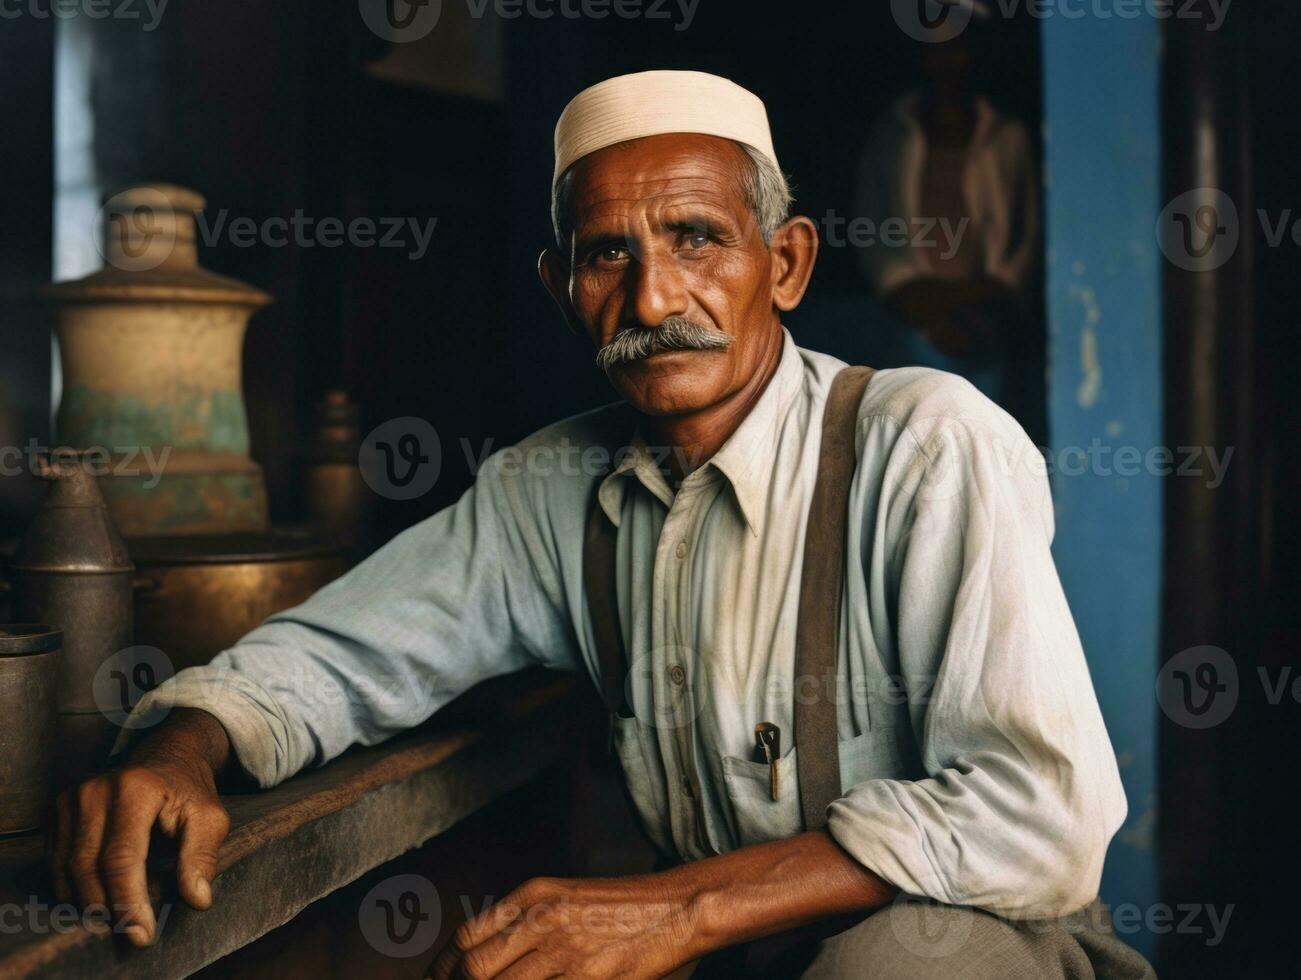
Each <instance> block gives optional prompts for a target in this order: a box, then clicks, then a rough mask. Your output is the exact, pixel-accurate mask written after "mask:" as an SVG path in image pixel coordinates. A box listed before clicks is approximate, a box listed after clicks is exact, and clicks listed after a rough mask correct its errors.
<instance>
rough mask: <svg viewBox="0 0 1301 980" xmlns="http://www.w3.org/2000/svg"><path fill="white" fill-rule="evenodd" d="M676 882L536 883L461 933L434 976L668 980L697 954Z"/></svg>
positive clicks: (451, 979) (439, 979)
mask: <svg viewBox="0 0 1301 980" xmlns="http://www.w3.org/2000/svg"><path fill="white" fill-rule="evenodd" d="M670 880H671V879H670V878H669V876H665V875H650V876H639V877H631V878H604V879H602V878H596V879H584V880H571V879H562V878H535V879H533V880H532V881H528V882H526V883H525V884H523V885H522V886H520V887H519V888H517V889H516V890H515V891H513V892H512V893H511V894H509V895H507V896H506V897H505V898H504V899H502V900H501V901H500V902H498V903H497V904H496V905H494V906H493V907H492V908H490V909H488V910H487V911H486V912H483V913H482V914H481V915H477V916H475V917H474V918H473V919H471V920H470V921H469V922H467V923H465V925H463V926H461V928H460V929H459V930H457V932H456V935H455V936H454V937H453V938H452V941H451V942H450V943H449V944H448V946H447V948H446V949H444V950H443V952H442V954H441V955H440V956H439V957H438V959H437V960H436V961H435V962H434V967H433V976H434V978H435V980H460V978H470V980H488V978H490V977H509V978H511V980H532V978H534V977H537V978H542V977H555V976H565V977H599V978H602V980H604V978H607V977H633V978H635V977H646V978H652V977H663V976H665V975H666V974H669V973H671V972H673V970H675V969H676V968H677V967H679V966H681V965H683V964H684V963H687V962H690V961H691V960H692V959H695V958H696V956H697V955H698V954H697V953H696V952H694V950H695V949H696V947H697V943H696V942H694V941H693V938H695V937H694V936H693V933H694V929H693V921H692V920H693V915H692V913H691V909H690V908H689V907H688V905H689V903H688V901H687V898H686V896H685V894H684V895H679V894H677V893H676V889H674V888H673V886H672V885H671V884H670V883H669V882H670Z"/></svg>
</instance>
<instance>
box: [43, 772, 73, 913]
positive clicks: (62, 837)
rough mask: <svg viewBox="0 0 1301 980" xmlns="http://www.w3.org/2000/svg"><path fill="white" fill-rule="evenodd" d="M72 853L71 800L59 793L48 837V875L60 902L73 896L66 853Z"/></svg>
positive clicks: (66, 795) (64, 794)
mask: <svg viewBox="0 0 1301 980" xmlns="http://www.w3.org/2000/svg"><path fill="white" fill-rule="evenodd" d="M71 853H72V800H71V799H70V798H69V797H68V794H67V793H60V794H59V798H58V800H57V801H56V802H55V820H54V835H53V836H52V837H51V839H50V857H49V860H50V877H51V878H52V879H53V883H54V894H55V896H56V897H57V898H58V900H59V901H60V902H71V901H72V900H73V898H74V897H75V895H74V893H73V891H72V880H71V879H70V878H69V877H68V855H69V854H71Z"/></svg>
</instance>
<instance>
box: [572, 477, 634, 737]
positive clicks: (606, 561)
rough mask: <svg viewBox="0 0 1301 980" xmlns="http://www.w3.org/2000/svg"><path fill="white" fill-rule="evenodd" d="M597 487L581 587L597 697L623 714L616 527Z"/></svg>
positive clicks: (623, 665)
mask: <svg viewBox="0 0 1301 980" xmlns="http://www.w3.org/2000/svg"><path fill="white" fill-rule="evenodd" d="M600 487H601V484H600V483H599V482H598V483H597V485H596V487H595V488H593V490H592V500H591V502H590V503H589V504H588V507H587V527H586V529H585V530H584V532H583V591H584V592H585V593H586V594H587V608H588V609H589V610H590V611H591V614H592V633H593V634H594V635H595V638H596V656H597V666H598V667H599V668H600V671H601V697H602V698H603V699H604V700H605V707H606V709H607V710H608V711H609V712H610V714H612V715H613V714H627V713H628V712H626V711H624V705H625V697H626V695H625V692H624V683H625V680H626V678H627V676H628V661H627V659H626V658H625V656H624V651H623V631H622V630H621V629H620V627H619V593H618V591H617V589H616V587H615V550H616V545H617V543H618V538H619V529H618V528H617V527H615V526H614V524H612V523H611V522H610V518H609V517H607V516H606V514H605V509H604V508H603V507H602V506H601V503H600V501H598V500H597V499H596V497H597V493H598V492H599V490H600Z"/></svg>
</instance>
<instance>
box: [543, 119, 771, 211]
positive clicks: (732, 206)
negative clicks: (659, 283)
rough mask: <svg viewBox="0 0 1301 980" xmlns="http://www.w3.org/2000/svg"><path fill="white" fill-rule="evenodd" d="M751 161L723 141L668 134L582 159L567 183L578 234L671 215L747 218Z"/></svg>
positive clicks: (620, 146)
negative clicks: (602, 226) (586, 229)
mask: <svg viewBox="0 0 1301 980" xmlns="http://www.w3.org/2000/svg"><path fill="white" fill-rule="evenodd" d="M749 166H750V161H749V158H748V157H747V155H746V153H745V151H744V150H743V149H742V148H741V146H740V145H739V144H737V143H735V142H733V141H732V140H729V139H723V138H721V137H718V136H703V135H697V134H694V133H668V134H664V135H660V136H647V137H644V138H642V139H637V140H629V141H628V142H626V143H617V144H615V145H614V146H608V147H606V148H605V149H602V150H598V151H596V152H595V153H592V154H590V155H589V156H586V157H584V158H583V159H582V160H579V161H578V162H577V163H576V164H574V166H573V167H572V168H571V169H570V171H569V173H567V174H566V175H565V177H563V178H562V179H563V180H567V181H569V182H570V183H569V187H568V197H569V200H570V202H571V206H572V216H573V219H574V223H575V229H576V230H577V229H580V228H583V227H584V226H589V225H591V224H593V223H599V224H605V223H608V222H615V221H625V220H629V219H632V218H634V217H637V216H645V215H654V214H658V213H661V212H665V211H671V212H678V211H681V210H684V209H685V210H699V211H702V212H704V213H705V215H706V216H708V214H710V213H713V214H715V215H724V214H726V215H729V216H732V217H734V218H738V219H740V218H743V216H744V215H745V213H746V212H747V210H748V204H747V200H746V189H745V188H746V185H745V176H746V172H747V168H748V167H749Z"/></svg>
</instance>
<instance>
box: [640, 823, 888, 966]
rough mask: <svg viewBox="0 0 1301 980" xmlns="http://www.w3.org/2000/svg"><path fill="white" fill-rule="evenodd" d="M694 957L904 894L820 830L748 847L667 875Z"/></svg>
mask: <svg viewBox="0 0 1301 980" xmlns="http://www.w3.org/2000/svg"><path fill="white" fill-rule="evenodd" d="M664 878H665V879H666V880H665V884H667V885H669V886H670V888H671V890H672V893H673V894H675V895H677V896H679V898H680V901H681V908H682V909H683V915H684V917H685V922H684V927H685V932H684V933H683V936H684V941H685V942H686V943H687V945H688V947H689V949H690V951H691V955H692V958H695V957H698V956H703V955H704V954H706V953H708V952H711V951H713V950H715V949H722V948H724V947H727V946H733V945H736V944H737V943H742V942H748V941H750V940H754V939H759V938H762V937H764V936H770V935H773V934H774V933H778V932H783V931H785V930H787V929H793V928H796V927H798V926H802V925H805V924H807V923H810V922H816V921H819V920H821V919H827V918H831V917H832V916H836V915H841V914H844V913H848V912H859V911H862V912H868V911H871V910H872V909H875V908H878V907H880V906H882V905H885V904H886V903H888V902H890V901H891V900H892V899H893V898H894V897H895V895H897V894H898V889H897V888H895V887H894V886H893V885H891V884H890V883H889V882H887V881H885V880H883V879H882V878H881V877H880V876H878V875H876V874H875V873H873V872H872V871H869V870H868V869H867V868H865V867H863V866H862V865H861V864H859V863H858V862H857V861H855V860H854V859H853V858H852V857H850V856H849V854H847V853H846V852H845V851H844V850H843V849H842V848H841V847H840V845H838V844H837V843H836V842H835V841H834V840H832V838H831V837H830V836H829V835H828V834H826V833H824V832H821V831H818V832H813V833H806V834H801V835H799V836H798V837H791V838H789V839H787V840H782V841H773V842H772V843H768V844H758V845H755V846H752V847H744V848H741V849H740V850H737V851H733V852H731V853H730V854H724V855H721V856H719V857H715V858H706V859H705V860H701V861H695V862H692V863H691V864H686V865H683V866H681V867H678V868H674V869H673V870H671V871H667V872H664Z"/></svg>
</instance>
